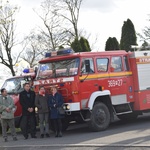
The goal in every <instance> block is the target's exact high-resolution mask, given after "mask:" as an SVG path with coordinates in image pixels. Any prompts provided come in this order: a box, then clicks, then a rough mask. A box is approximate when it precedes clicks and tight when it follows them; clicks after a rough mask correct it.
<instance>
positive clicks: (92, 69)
mask: <svg viewBox="0 0 150 150" xmlns="http://www.w3.org/2000/svg"><path fill="white" fill-rule="evenodd" d="M85 60H89V62H90V72H89V73H94V63H93V59H92V58H83V59H82V64H81V72H82V73H83V74H87V73H88V72H86V68H85Z"/></svg>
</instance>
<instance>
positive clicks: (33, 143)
mask: <svg viewBox="0 0 150 150" xmlns="http://www.w3.org/2000/svg"><path fill="white" fill-rule="evenodd" d="M37 136H38V138H37V139H32V138H29V139H28V140H24V138H23V136H22V135H21V133H20V132H19V133H18V141H12V139H11V137H10V136H9V139H8V140H9V141H8V142H7V143H5V142H3V139H2V137H0V150H4V149H5V150H10V149H11V150H20V149H21V150H26V149H30V150H34V149H36V150H48V149H51V150H52V149H53V150H57V149H62V150H70V149H71V150H80V149H82V150H84V149H86V150H99V149H100V150H148V149H150V114H149V116H147V115H146V116H143V117H139V118H138V119H137V120H136V121H134V122H126V123H125V122H122V121H118V120H116V121H115V122H114V123H112V124H111V125H110V127H109V128H108V129H107V130H106V131H102V132H90V131H89V129H88V127H87V126H86V124H82V125H76V124H72V125H71V126H70V127H69V129H68V130H67V131H66V132H64V133H63V137H62V138H55V136H54V133H51V137H50V138H44V139H40V138H39V132H37Z"/></svg>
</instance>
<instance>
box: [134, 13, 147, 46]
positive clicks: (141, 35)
mask: <svg viewBox="0 0 150 150" xmlns="http://www.w3.org/2000/svg"><path fill="white" fill-rule="evenodd" d="M148 17H149V19H148V21H150V14H149V15H148ZM137 35H138V36H139V37H140V40H141V41H143V44H144V43H145V42H147V43H150V27H149V26H146V27H145V28H144V29H143V33H142V34H140V33H137ZM148 45H149V44H148ZM147 47H148V46H147Z"/></svg>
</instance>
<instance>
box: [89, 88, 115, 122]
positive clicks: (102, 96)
mask: <svg viewBox="0 0 150 150" xmlns="http://www.w3.org/2000/svg"><path fill="white" fill-rule="evenodd" d="M110 95H111V94H110V91H109V90H104V91H97V92H94V93H92V94H91V96H90V99H89V102H88V107H89V109H90V110H91V111H92V109H93V107H94V105H95V104H96V103H99V102H102V103H104V104H105V105H106V106H107V107H108V109H109V112H110V117H111V121H113V120H114V115H113V106H112V102H111V96H110Z"/></svg>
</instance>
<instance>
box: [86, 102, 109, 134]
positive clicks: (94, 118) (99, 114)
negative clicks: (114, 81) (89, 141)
mask: <svg viewBox="0 0 150 150" xmlns="http://www.w3.org/2000/svg"><path fill="white" fill-rule="evenodd" d="M109 124H110V112H109V110H108V107H107V106H106V105H105V104H104V103H96V104H95V105H94V107H93V110H92V113H91V117H90V121H89V122H88V126H89V128H90V129H91V130H92V131H94V132H97V131H103V130H105V129H107V128H108V126H109Z"/></svg>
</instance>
